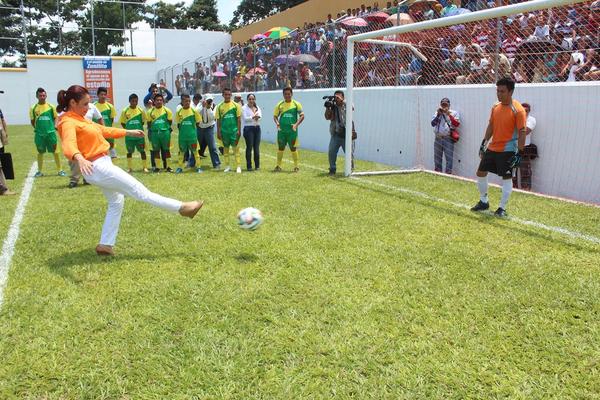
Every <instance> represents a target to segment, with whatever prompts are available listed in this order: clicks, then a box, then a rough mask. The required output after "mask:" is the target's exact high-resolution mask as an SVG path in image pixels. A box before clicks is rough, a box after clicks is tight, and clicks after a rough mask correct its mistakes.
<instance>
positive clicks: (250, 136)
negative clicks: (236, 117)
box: [242, 93, 262, 171]
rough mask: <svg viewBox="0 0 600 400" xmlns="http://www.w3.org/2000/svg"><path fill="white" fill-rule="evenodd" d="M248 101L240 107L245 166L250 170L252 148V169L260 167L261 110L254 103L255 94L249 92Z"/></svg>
mask: <svg viewBox="0 0 600 400" xmlns="http://www.w3.org/2000/svg"><path fill="white" fill-rule="evenodd" d="M246 100H248V102H247V103H246V105H244V107H242V119H243V122H244V140H245V141H246V166H247V168H248V171H252V151H253V150H254V169H256V170H258V169H259V168H260V120H261V118H262V112H261V111H260V107H259V106H258V105H257V104H256V96H255V95H254V94H252V93H250V94H249V95H248V96H247V97H246Z"/></svg>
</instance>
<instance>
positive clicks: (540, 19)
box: [531, 13, 550, 40]
mask: <svg viewBox="0 0 600 400" xmlns="http://www.w3.org/2000/svg"><path fill="white" fill-rule="evenodd" d="M531 38H534V39H539V40H550V26H549V25H548V20H547V19H546V16H545V15H544V14H543V13H540V14H538V16H537V18H536V26H535V29H534V30H533V35H531Z"/></svg>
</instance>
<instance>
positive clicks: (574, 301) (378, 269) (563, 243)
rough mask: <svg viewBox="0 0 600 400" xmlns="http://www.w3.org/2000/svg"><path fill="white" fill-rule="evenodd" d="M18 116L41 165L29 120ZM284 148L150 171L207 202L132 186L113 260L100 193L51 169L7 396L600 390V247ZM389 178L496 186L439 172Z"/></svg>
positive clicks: (0, 322)
mask: <svg viewBox="0 0 600 400" xmlns="http://www.w3.org/2000/svg"><path fill="white" fill-rule="evenodd" d="M11 133H12V140H13V142H12V143H13V145H11V147H10V150H11V151H13V154H15V157H16V160H17V163H18V165H19V169H21V171H24V170H28V167H29V166H30V165H31V162H32V161H33V159H34V154H33V152H32V151H31V149H32V148H33V144H32V143H30V141H31V138H30V134H29V130H28V129H27V128H21V129H16V128H14V127H13V128H12V130H11ZM118 150H119V153H120V156H121V157H122V158H120V159H119V164H121V165H122V166H125V159H124V157H123V156H124V154H123V151H124V149H123V144H122V143H121V142H120V143H118ZM262 151H263V158H262V159H263V165H262V169H263V171H261V172H255V173H246V172H245V173H243V174H241V175H237V174H224V173H223V172H212V171H207V172H206V173H204V174H195V173H185V174H181V175H171V174H168V175H167V174H165V173H161V174H156V175H143V174H139V173H138V174H136V176H137V177H138V178H140V179H141V180H142V181H143V182H144V183H145V184H146V185H148V187H149V188H150V189H152V190H156V191H158V192H160V193H162V194H165V195H171V196H176V197H178V198H181V199H195V198H202V199H204V200H205V201H206V204H205V207H204V208H203V210H202V211H201V212H200V214H199V216H198V217H197V219H195V220H193V221H189V220H186V219H183V218H180V217H176V216H172V215H169V214H167V213H165V212H162V211H160V210H157V209H154V208H151V207H150V206H148V205H145V204H141V203H138V202H135V201H132V200H131V199H129V200H127V201H126V205H125V211H124V217H123V223H122V227H121V233H120V236H119V241H118V243H117V252H118V253H117V254H118V256H117V257H115V258H113V259H100V258H98V257H96V256H95V255H94V253H93V247H94V246H95V244H96V243H97V240H98V237H99V233H100V228H101V222H102V219H103V217H104V210H105V200H104V198H103V196H102V195H101V193H100V191H99V190H98V189H97V188H95V187H89V186H88V187H81V188H78V189H75V190H68V189H66V188H65V186H66V184H67V182H68V180H67V179H65V178H59V177H44V178H41V179H36V181H35V186H34V190H33V193H32V197H31V199H30V203H29V205H28V207H27V211H26V215H25V219H24V222H23V226H22V231H21V236H20V238H19V241H18V244H17V250H16V254H15V257H14V259H13V264H12V267H11V272H10V276H9V281H8V287H7V290H6V292H5V304H4V305H3V307H2V310H1V311H0V360H2V361H1V362H0V398H2V399H11V398H36V399H37V398H43V399H164V398H169V399H190V398H236V399H246V398H248V399H249V398H263V399H273V398H280V399H293V398H333V397H335V398H373V399H382V398H389V399H399V398H424V399H425V398H426V399H432V398H440V399H442V398H443V399H448V398H456V399H463V398H523V399H525V398H527V399H530V398H557V399H565V398H597V397H598V393H600V373H599V372H600V371H599V366H598V360H599V359H600V333H599V332H600V329H599V328H600V322H599V320H598V315H599V312H600V304H599V300H598V299H600V274H599V273H598V272H599V271H598V270H599V266H600V246H598V245H594V244H591V243H589V242H586V241H583V240H576V239H571V238H568V237H566V236H564V235H560V234H556V233H549V232H547V231H544V230H541V229H539V228H534V227H528V226H524V225H521V224H518V223H516V222H514V221H510V220H498V219H495V218H493V217H489V216H485V215H478V214H473V213H471V212H469V211H467V210H462V209H458V208H454V207H452V206H447V205H445V204H441V203H438V202H434V201H431V200H427V199H422V198H419V197H415V196H413V195H410V194H405V193H400V192H397V191H394V190H388V189H385V188H382V187H379V186H373V185H371V184H369V183H368V182H367V180H365V179H356V180H354V179H353V180H348V179H342V178H340V179H332V178H329V177H327V176H326V174H325V173H323V172H322V171H318V170H313V169H309V168H305V167H303V168H302V170H301V172H300V173H299V174H292V173H287V172H283V173H279V174H274V173H271V172H269V171H270V170H271V169H272V168H273V167H274V159H273V158H272V157H268V155H274V154H275V149H274V147H273V146H272V145H268V144H264V145H263V146H262ZM286 158H287V159H289V152H286ZM301 162H302V163H306V164H311V165H316V166H320V167H323V168H326V166H327V163H326V156H325V155H323V154H319V153H313V152H308V151H301ZM207 163H208V161H206V160H203V164H207ZM47 165H48V168H47V171H53V168H54V166H53V164H52V163H51V162H47ZM135 166H136V168H139V167H140V164H139V160H136V161H135ZM361 167H362V168H363V169H366V168H368V167H369V166H368V165H367V164H363V165H362V166H361ZM285 169H287V170H290V169H291V165H290V164H286V165H285ZM368 181H375V182H379V183H384V184H386V185H392V186H399V187H400V186H401V187H405V188H409V189H412V190H417V191H423V192H427V193H429V194H431V195H434V196H437V197H442V198H446V199H448V200H452V201H456V202H464V203H466V204H471V203H475V202H476V200H477V197H478V195H477V189H476V187H475V186H474V185H473V184H468V183H465V182H457V181H454V180H449V179H446V178H440V177H434V176H429V175H425V174H413V175H402V176H398V175H395V176H386V177H369V178H368ZM15 187H16V188H17V189H18V182H17V185H15ZM491 196H492V204H496V203H497V201H498V198H499V191H498V190H497V189H492V190H491ZM5 200H8V199H2V198H0V201H2V202H4V201H5ZM7 204H8V205H9V207H8V208H9V209H10V207H11V205H13V204H16V200H12V199H11V200H10V202H9V203H7ZM4 205H5V204H3V207H4ZM247 206H253V207H257V208H259V209H261V210H262V211H263V213H264V214H265V224H264V225H263V226H262V227H261V228H260V229H259V230H257V231H255V232H247V231H243V230H241V229H239V228H238V227H237V226H236V225H235V223H236V221H235V216H236V213H237V211H238V210H240V209H241V208H243V207H247ZM3 209H4V208H3ZM13 209H14V207H13ZM509 212H510V213H511V214H512V215H515V216H517V217H520V218H523V219H531V220H535V221H538V222H542V223H545V224H549V225H557V226H563V227H566V228H571V229H576V230H578V231H580V232H583V233H587V234H590V235H594V236H600V228H599V225H600V224H599V223H598V222H599V221H600V210H598V209H595V208H591V207H584V206H576V205H572V204H566V203H560V202H557V201H551V200H545V199H540V198H536V197H532V196H526V195H521V194H518V193H515V194H513V197H512V199H511V203H510V205H509ZM7 214H11V215H10V216H7ZM11 217H12V212H9V213H5V212H3V213H2V219H1V222H2V224H3V225H2V228H3V229H4V228H5V227H6V226H7V225H8V223H7V222H6V221H9V220H10V218H11ZM3 235H5V232H4V231H3Z"/></svg>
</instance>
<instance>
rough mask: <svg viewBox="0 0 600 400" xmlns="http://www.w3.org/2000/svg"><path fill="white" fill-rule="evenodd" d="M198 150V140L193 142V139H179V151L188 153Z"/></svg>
mask: <svg viewBox="0 0 600 400" xmlns="http://www.w3.org/2000/svg"><path fill="white" fill-rule="evenodd" d="M197 148H198V141H197V140H196V139H194V140H192V139H185V138H184V139H182V138H181V137H180V138H179V151H181V152H182V153H183V152H186V151H188V150H191V151H196V149H197Z"/></svg>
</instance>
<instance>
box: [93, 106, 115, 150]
mask: <svg viewBox="0 0 600 400" xmlns="http://www.w3.org/2000/svg"><path fill="white" fill-rule="evenodd" d="M94 105H95V106H96V108H97V109H98V111H100V114H102V119H103V120H104V126H108V127H111V126H113V121H114V120H115V118H116V116H117V111H116V110H115V106H113V105H112V104H110V103H109V102H108V101H105V102H104V103H100V102H96V103H94ZM94 122H98V121H94ZM106 141H107V142H108V143H111V144H114V143H115V139H111V138H107V139H106Z"/></svg>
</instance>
